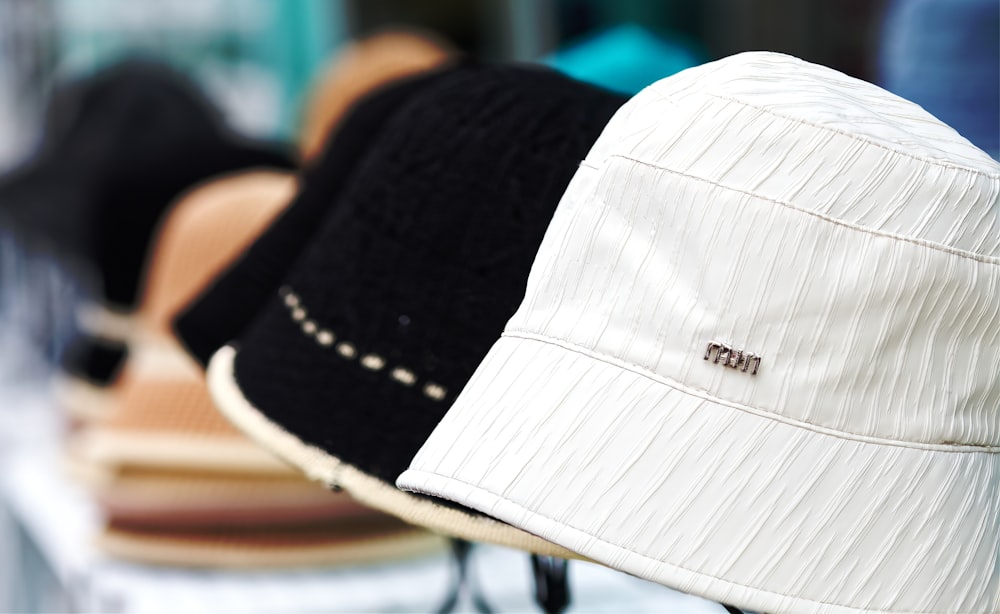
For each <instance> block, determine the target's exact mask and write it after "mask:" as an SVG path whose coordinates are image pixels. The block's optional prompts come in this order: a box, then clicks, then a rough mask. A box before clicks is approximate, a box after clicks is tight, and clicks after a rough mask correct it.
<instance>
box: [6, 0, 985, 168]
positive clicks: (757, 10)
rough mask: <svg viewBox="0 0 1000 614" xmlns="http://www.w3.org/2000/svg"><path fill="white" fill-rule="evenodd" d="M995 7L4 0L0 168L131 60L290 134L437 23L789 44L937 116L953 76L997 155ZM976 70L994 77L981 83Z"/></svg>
mask: <svg viewBox="0 0 1000 614" xmlns="http://www.w3.org/2000/svg"><path fill="white" fill-rule="evenodd" d="M996 4H997V3H996V2H995V1H993V0H810V1H809V2H802V1H799V0H283V1H280V2H279V1H275V0H199V1H196V2H195V1H191V0H0V169H3V168H5V167H9V166H11V165H13V164H15V163H16V161H17V160H18V159H19V158H21V157H23V156H25V155H27V154H28V153H29V152H30V151H31V149H32V146H33V144H34V143H35V142H36V141H37V139H38V134H39V125H40V122H41V119H42V112H43V109H44V108H45V101H46V97H47V95H48V93H49V92H50V90H51V88H52V85H53V83H54V82H57V81H58V80H60V79H66V78H70V77H74V76H79V75H83V74H87V73H91V72H93V71H96V70H98V69H100V68H101V67H103V66H107V65H108V64H110V63H112V62H114V61H116V60H118V59H121V58H122V57H127V56H135V55H141V56H144V57H152V58H157V59H161V60H164V61H167V62H169V63H170V64H172V65H174V66H175V67H177V68H179V69H181V70H182V71H184V72H185V73H188V74H189V75H191V76H193V77H194V78H196V79H197V80H198V81H199V82H200V83H201V84H202V85H203V86H204V87H205V88H206V89H207V90H208V91H209V93H210V95H211V96H212V98H213V99H214V100H215V101H216V102H217V103H218V104H219V105H220V106H221V107H222V108H223V109H224V110H225V112H226V115H227V117H228V118H229V120H230V121H231V122H232V123H233V124H234V125H235V126H238V127H239V128H240V129H241V130H244V131H246V132H249V133H253V134H256V135H264V136H284V137H288V136H289V135H291V134H292V133H293V131H294V129H295V125H296V122H297V121H298V120H299V112H300V110H301V104H302V99H303V96H304V93H305V92H306V91H307V87H308V84H309V82H310V79H311V78H312V77H313V76H314V74H315V73H316V70H317V69H318V67H319V66H320V65H322V63H323V62H324V61H325V60H327V59H328V58H329V56H330V54H331V53H332V52H333V51H334V50H335V49H336V48H337V47H338V46H339V45H340V44H342V43H343V42H344V41H345V40H347V39H348V38H350V37H355V36H359V35H363V34H366V33H370V32H373V31H377V30H378V29H379V28H383V27H386V26H398V25H409V26H416V27H419V28H422V29H424V30H427V31H430V32H433V33H435V34H437V35H438V36H440V37H442V38H444V39H446V40H447V41H449V42H450V43H452V44H453V45H455V46H457V47H458V48H459V49H461V50H463V51H466V52H468V53H471V54H474V55H477V56H480V57H484V58H490V59H495V60H521V61H535V60H540V59H543V58H545V57H547V56H548V55H549V54H552V53H553V52H555V51H557V50H558V49H560V48H565V47H567V46H571V45H573V44H575V43H579V42H581V41H583V40H586V39H587V38H588V37H593V36H595V35H597V34H600V33H602V32H607V31H608V30H610V29H612V28H614V27H615V26H621V25H631V26H639V27H642V28H644V29H646V30H647V31H648V32H649V33H650V34H652V35H654V36H656V37H658V38H659V39H660V40H661V41H662V42H664V43H666V44H670V45H674V46H677V47H679V48H682V49H683V50H685V51H687V52H689V53H690V54H692V57H694V58H697V59H698V60H712V59H717V58H721V57H724V56H727V55H730V54H733V53H736V52H739V51H746V50H770V51H781V52H785V53H789V54H792V55H795V56H798V57H801V58H804V59H807V60H809V61H812V62H816V63H820V64H825V65H827V66H831V67H833V68H837V69H838V70H841V71H843V72H845V73H847V74H850V75H853V76H857V77H860V78H862V79H866V80H869V81H876V82H880V83H887V84H888V85H890V86H895V87H896V89H900V90H903V91H902V92H901V95H904V96H906V94H907V93H910V94H912V93H914V92H917V93H919V94H923V95H924V96H925V97H927V98H928V102H927V103H926V104H925V106H928V107H931V111H932V112H935V109H934V107H938V109H939V110H938V112H939V113H943V114H944V115H948V114H949V113H952V114H954V115H958V114H959V113H960V112H961V111H965V112H970V111H971V109H970V108H969V107H970V105H973V106H974V105H975V104H977V103H976V101H969V100H967V99H966V100H962V101H960V102H961V105H962V106H964V108H963V109H957V110H956V109H950V108H947V109H946V108H945V107H946V106H947V105H946V104H945V103H943V102H941V101H939V100H930V98H931V96H932V92H934V91H939V90H940V89H941V88H939V87H937V86H938V85H939V84H941V82H942V81H947V82H948V83H949V84H950V85H951V86H952V87H951V94H952V95H953V96H954V95H956V92H955V89H954V84H964V86H963V87H964V88H966V89H967V90H968V89H970V88H978V91H979V92H981V95H982V96H984V97H985V98H986V100H985V102H984V101H979V102H978V104H979V105H984V104H985V105H986V106H985V107H983V109H984V111H985V112H984V115H986V114H990V113H991V114H992V117H991V118H988V119H989V120H991V121H992V123H984V124H983V125H982V126H981V127H978V129H979V130H981V131H982V132H984V133H988V132H989V130H990V129H992V131H993V134H986V135H985V136H983V137H980V138H981V139H985V140H984V144H982V145H980V146H981V147H984V148H986V149H988V150H991V153H993V154H994V155H995V154H996V141H997V135H996V134H995V132H996V126H997V124H996V115H997V107H996V105H997V102H996V99H997V83H996V82H997V78H996V77H997V75H996V74H995V72H994V73H993V74H992V75H990V73H989V70H990V69H991V68H992V69H993V70H994V71H995V70H996V66H997V60H996V56H997V41H996V34H997V29H998V25H997V20H996ZM626 38H628V37H626ZM622 44H624V45H628V44H630V42H628V41H626V42H624V43H622ZM631 44H635V42H634V41H631ZM984 62H985V65H983V63H984ZM977 71H978V72H977ZM974 74H979V75H981V76H982V77H983V78H984V79H985V81H986V82H985V83H983V82H981V81H982V80H983V79H980V80H975V79H972V78H970V77H972V75H974ZM990 77H993V78H990ZM977 81H980V82H977ZM911 82H920V83H911ZM890 89H892V88H891V87H890ZM957 94H961V92H959V93H957ZM939 96H940V94H939ZM952 106H959V105H957V104H955V105H952ZM943 119H945V121H948V123H951V124H953V125H954V124H956V123H962V120H961V119H957V120H951V121H949V119H948V118H943ZM970 121H971V120H970ZM980 121H981V122H986V121H987V119H982V120H980ZM973 128H977V127H976V126H973ZM966 136H967V137H968V138H972V137H973V136H978V135H966ZM973 140H976V139H973Z"/></svg>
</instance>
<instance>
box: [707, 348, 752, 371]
mask: <svg viewBox="0 0 1000 614" xmlns="http://www.w3.org/2000/svg"><path fill="white" fill-rule="evenodd" d="M713 353H714V354H715V360H712V362H713V363H715V364H719V363H722V365H723V366H726V367H729V368H731V369H739V370H740V371H742V372H743V373H747V372H749V373H750V375H757V370H758V369H759V368H760V356H758V355H756V354H754V353H753V352H744V351H743V350H737V349H734V348H733V347H731V346H729V345H726V344H725V343H719V342H718V341H709V343H708V348H707V349H706V350H705V360H709V359H710V358H711V357H712V354H713Z"/></svg>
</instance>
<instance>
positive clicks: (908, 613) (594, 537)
mask: <svg viewBox="0 0 1000 614" xmlns="http://www.w3.org/2000/svg"><path fill="white" fill-rule="evenodd" d="M407 471H412V472H413V473H416V474H418V475H431V476H434V477H441V478H444V479H446V480H454V481H455V482H458V483H459V484H462V485H464V486H467V487H469V488H471V489H473V490H477V491H481V492H485V493H488V494H490V495H492V496H494V497H496V498H497V499H500V500H501V501H505V502H507V503H509V504H511V505H513V506H515V507H517V508H518V509H520V510H521V511H522V512H526V513H528V514H531V515H533V516H538V517H540V518H544V519H545V520H548V521H549V522H551V523H553V524H555V525H556V527H557V528H558V527H568V528H570V529H572V530H574V531H577V532H579V533H581V534H582V535H585V536H587V537H588V538H590V539H592V540H594V541H596V542H600V543H602V544H605V545H607V546H610V547H612V548H614V549H615V550H618V551H624V552H626V553H628V554H630V555H633V556H637V557H639V558H641V559H643V560H644V561H647V562H649V563H653V564H654V565H666V566H667V567H672V568H674V569H680V570H683V571H686V572H688V573H693V574H698V575H702V576H705V577H706V578H711V579H713V580H718V581H719V582H722V583H725V584H728V585H730V586H735V587H738V588H743V589H750V590H754V591H758V592H761V593H765V594H767V595H773V596H775V597H778V598H780V599H782V600H788V599H793V600H795V601H798V602H806V603H814V604H818V605H829V606H836V607H838V608H845V609H848V610H853V611H856V612H858V613H859V614H861V613H864V612H870V611H871V610H870V609H867V608H856V607H854V606H850V605H844V604H842V603H836V602H833V601H819V600H816V599H810V598H807V597H796V596H793V595H783V594H781V593H776V592H774V591H769V590H767V589H764V588H759V587H757V586H752V585H749V584H739V583H738V582H734V581H733V580H727V579H726V578H722V577H719V576H714V575H712V574H710V573H706V572H704V571H698V570H695V569H691V568H689V567H684V566H681V565H677V564H675V563H668V562H666V561H661V560H659V559H655V558H653V557H651V556H647V555H645V554H642V553H640V552H636V551H634V550H629V549H627V548H625V547H624V546H619V545H618V544H616V543H614V542H610V541H608V540H606V539H602V538H600V537H598V536H597V535H594V534H593V533H590V532H588V531H584V530H583V529H580V528H578V527H575V526H573V525H570V524H568V523H567V522H565V521H563V520H559V519H558V518H552V517H551V516H546V515H545V514H542V513H540V512H538V511H535V510H533V509H528V508H527V507H525V506H523V505H521V504H520V503H518V502H516V501H514V500H512V499H509V498H507V497H506V496H504V495H502V494H500V493H496V492H493V491H492V490H489V489H488V488H484V487H483V486H480V485H479V484H472V483H470V482H466V481H465V480H462V479H460V478H457V477H455V476H453V475H443V474H440V473H434V472H430V471H422V470H419V469H408V470H407ZM406 490H409V491H411V492H417V493H421V494H424V495H430V496H432V497H439V498H445V499H450V497H441V496H440V495H439V494H437V493H432V492H427V491H426V490H424V489H421V488H413V487H409V486H407V487H406ZM456 503H461V502H460V501H456ZM553 543H556V542H553ZM564 547H565V546H564ZM574 552H575V550H574ZM577 554H583V553H581V552H577ZM583 556H588V557H589V556H590V555H587V554H583ZM886 612H887V614H950V613H948V612H932V611H926V610H925V611H912V610H907V611H893V610H887V611H886Z"/></svg>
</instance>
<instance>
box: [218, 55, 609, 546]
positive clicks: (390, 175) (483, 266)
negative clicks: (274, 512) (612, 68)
mask: <svg viewBox="0 0 1000 614" xmlns="http://www.w3.org/2000/svg"><path fill="white" fill-rule="evenodd" d="M623 102H624V98H621V97H619V96H617V95H614V94H611V93H608V92H605V91H603V90H599V89H596V88H594V87H592V86H589V85H585V84H582V83H580V82H576V81H573V80H570V79H568V78H566V77H564V76H561V75H559V74H557V73H555V72H552V71H549V70H545V69H538V68H527V67H509V66H508V67H495V66H465V67H462V68H458V69H455V70H453V71H451V72H450V73H447V75H446V77H444V78H441V79H439V80H437V81H436V82H435V83H434V84H433V86H432V87H429V88H426V89H425V90H424V91H422V92H420V93H419V94H418V95H417V96H415V97H414V99H413V100H411V101H410V102H409V103H408V104H407V105H406V106H405V107H404V108H403V109H401V110H400V112H399V113H397V114H396V116H395V117H393V119H392V120H391V122H390V124H389V125H388V126H387V127H386V128H385V129H384V130H383V131H382V137H381V138H380V139H379V141H378V144H377V150H376V152H375V153H374V154H373V155H371V156H369V157H367V158H366V159H365V160H364V161H363V162H362V163H361V164H360V166H359V167H358V168H357V171H356V174H355V176H354V178H353V180H352V181H351V183H350V184H349V185H348V186H347V188H346V189H345V191H344V193H343V195H342V198H341V201H340V202H339V203H338V205H337V207H336V208H335V209H334V211H333V213H332V215H330V216H329V217H328V218H327V219H326V221H325V223H324V226H323V228H322V229H321V230H320V231H319V232H318V234H317V235H316V237H315V238H314V240H313V241H312V242H311V243H310V245H309V246H308V247H307V248H306V250H305V251H304V252H303V254H302V256H301V257H300V258H299V260H298V261H297V262H296V263H295V265H294V266H293V267H292V269H291V271H290V272H289V274H288V275H287V276H286V278H285V280H284V284H283V286H282V289H281V291H280V292H279V293H275V294H274V295H273V296H272V297H271V298H270V299H269V300H268V303H267V305H266V306H265V308H264V310H263V311H262V312H261V313H260V314H259V316H258V317H257V318H256V320H255V321H254V323H253V324H252V326H251V327H250V328H249V329H248V330H247V331H245V332H244V334H243V335H242V336H241V337H240V343H239V344H238V346H236V347H233V346H227V347H225V348H223V349H221V350H220V351H219V352H217V353H216V354H215V356H213V358H212V362H211V364H210V367H209V386H210V388H211V390H212V393H213V397H214V398H215V400H216V403H217V405H219V406H220V409H222V410H223V411H224V413H226V414H227V415H228V416H229V417H230V419H231V420H232V421H233V422H234V423H235V424H237V426H239V427H241V428H243V429H244V430H245V431H246V432H247V433H248V434H250V435H251V436H253V437H255V438H256V439H258V440H259V441H261V442H262V443H263V444H264V445H266V446H268V447H270V448H271V449H272V450H273V451H275V452H277V453H278V454H280V455H282V456H284V457H285V458H286V459H287V460H289V461H291V462H293V463H294V464H297V465H298V466H300V467H301V468H302V469H303V470H305V471H306V472H307V473H310V474H311V475H313V476H314V477H317V478H319V479H322V480H323V481H325V482H327V483H328V484H329V485H332V486H340V487H343V488H345V489H347V490H349V491H350V492H351V493H352V494H353V495H354V496H355V497H357V498H359V499H361V500H362V501H364V502H366V503H368V504H369V505H372V506H375V507H378V508H381V509H383V510H385V511H388V512H390V513H394V514H396V515H399V516H401V517H402V518H404V519H407V520H410V521H413V522H416V523H418V524H423V525H425V526H428V527H430V528H433V529H437V530H440V531H443V532H446V533H450V534H452V535H455V536H458V537H464V538H467V539H473V540H479V541H493V542H498V543H504V544H507V545H512V546H516V547H520V548H524V549H528V550H533V551H539V552H545V553H551V554H557V555H561V556H571V555H569V554H568V553H567V551H565V550H563V549H561V548H556V547H554V546H553V545H552V544H549V543H548V542H544V541H542V540H540V539H538V538H536V537H534V536H530V535H528V534H523V533H520V532H519V531H516V530H515V529H513V528H512V527H509V526H507V525H503V524H502V523H499V522H497V521H494V520H492V519H489V518H488V517H484V516H476V515H474V514H472V513H469V512H467V511H462V510H455V509H450V508H444V507H443V506H440V505H438V504H436V503H432V502H430V501H429V500H427V499H423V498H419V497H416V496H413V495H409V494H407V493H403V492H402V491H399V490H397V489H396V488H395V486H394V483H395V480H396V477H397V476H398V475H399V473H400V472H401V471H403V470H404V469H406V467H407V466H408V464H409V461H410V459H411V458H412V457H413V455H414V454H415V453H416V451H417V450H418V448H419V447H420V446H421V444H422V443H423V442H424V440H425V439H426V438H427V436H428V435H429V434H430V433H431V431H432V430H433V428H434V427H435V426H436V425H437V423H438V421H439V420H440V419H441V417H442V416H443V415H444V413H445V411H446V410H447V409H448V406H449V404H450V402H451V401H452V400H453V399H454V398H455V396H456V395H457V394H458V392H459V391H460V390H461V388H462V387H463V386H464V384H465V383H466V382H467V381H468V379H469V378H470V377H471V375H472V373H473V371H474V369H475V367H476V366H477V364H478V363H479V361H480V360H481V359H482V358H483V357H484V356H485V355H486V352H487V351H488V350H489V348H490V345H491V344H492V342H493V340H494V339H495V338H496V336H497V335H498V334H499V333H500V331H501V330H502V329H503V326H504V324H505V323H506V321H507V319H508V318H509V317H510V316H511V315H512V314H513V313H514V311H515V309H516V308H517V306H518V304H519V302H520V300H521V298H522V296H523V295H524V290H525V284H526V282H527V277H528V271H529V269H530V267H531V263H532V260H533V258H534V255H535V251H536V250H537V248H538V246H539V244H540V243H541V240H542V235H543V234H544V232H545V229H546V227H547V225H548V223H549V220H550V219H551V216H552V214H553V212H554V211H555V208H556V205H557V204H558V202H559V199H560V197H561V196H562V193H563V191H564V189H565V188H566V186H567V184H568V182H569V180H570V178H571V177H572V176H573V173H574V171H575V169H576V168H577V165H578V163H579V161H580V160H582V159H583V158H584V156H585V155H586V153H587V151H588V149H589V148H590V146H591V145H592V144H593V142H594V141H595V140H596V138H597V136H598V135H599V134H600V133H601V130H602V129H603V128H604V126H605V124H606V123H607V121H608V120H609V119H610V117H611V115H612V114H613V113H614V112H615V111H616V110H617V109H618V107H619V106H620V105H621V104H623Z"/></svg>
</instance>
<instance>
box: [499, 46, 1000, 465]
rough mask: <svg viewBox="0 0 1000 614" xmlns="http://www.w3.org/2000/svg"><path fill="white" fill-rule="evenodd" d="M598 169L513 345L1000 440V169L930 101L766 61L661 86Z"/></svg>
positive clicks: (834, 428) (608, 139) (556, 231)
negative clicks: (927, 106) (527, 338)
mask: <svg viewBox="0 0 1000 614" xmlns="http://www.w3.org/2000/svg"><path fill="white" fill-rule="evenodd" d="M581 168H582V170H581V172H580V173H578V175H577V177H576V179H575V180H574V184H572V185H571V186H570V189H569V191H568V192H567V195H566V197H564V200H563V203H562V204H561V205H560V209H559V211H558V212H557V214H556V217H555V219H554V220H553V223H552V225H551V226H550V228H549V233H548V235H547V237H546V240H545V241H544V242H543V244H542V247H541V249H540V251H539V253H538V257H537V258H536V261H535V266H534V268H533V270H532V275H531V279H530V281H529V284H528V291H527V295H526V297H525V300H524V302H523V303H522V305H521V308H520V310H519V311H518V313H517V314H516V315H515V316H514V317H513V318H512V319H511V321H510V323H509V324H508V326H507V331H506V334H508V335H517V334H529V335H537V336H540V337H545V338H549V339H554V340H557V341H558V342H561V343H566V344H571V345H574V346H578V347H579V348H582V349H583V350H584V351H588V352H593V353H595V354H597V355H600V356H604V357H607V358H610V359H611V360H614V361H620V362H622V363H625V364H628V365H632V366H634V367H635V368H636V369H638V370H641V371H644V372H648V373H650V374H652V375H654V376H657V377H660V378H663V379H665V380H667V381H668V382H669V383H671V384H674V385H677V386H680V387H683V388H686V389H689V390H690V391H692V392H694V393H696V394H699V395H703V396H705V397H706V398H708V399H710V400H713V401H721V402H724V403H728V404H732V405H735V406H738V407H740V408H745V409H747V410H749V411H754V412H759V413H763V414H766V415H769V416H772V417H774V418H775V419H779V420H786V421H791V422H793V423H797V424H802V425H808V426H811V427H814V428H817V429H819V430H824V431H829V432H831V433H836V434H841V435H844V436H848V437H852V436H856V437H860V438H864V439H873V440H878V441H883V442H886V443H898V444H903V445H931V446H936V445H941V446H954V445H965V446H973V447H975V446H982V447H986V448H996V447H1000V411H997V408H998V407H1000V205H998V198H1000V167H998V165H997V163H996V162H994V161H993V160H992V159H990V158H989V157H988V156H986V154H984V153H983V152H981V151H980V150H978V149H976V148H975V147H974V146H973V145H971V144H970V143H968V141H966V140H965V139H963V138H962V137H960V136H959V135H958V134H957V133H956V132H955V131H954V130H952V129H951V128H949V127H948V126H946V125H944V124H942V123H940V122H939V121H937V120H935V119H934V118H933V117H932V116H931V115H929V114H928V113H926V112H925V111H924V110H923V109H921V108H920V107H918V106H917V105H915V104H913V103H910V102H907V101H905V100H903V99H900V98H898V97H895V96H893V95H891V94H889V93H888V92H885V91H884V90H882V89H880V88H877V87H875V86H873V85H871V84H868V83H865V82H863V81H859V80H857V79H853V78H850V77H847V76H846V75H843V74H840V73H837V72H835V71H833V70H830V69H826V68H823V67H820V66H816V65H812V64H808V63H806V62H803V61H801V60H797V59H795V58H791V57H788V56H782V55H778V54H770V53H767V54H765V53H746V54H741V55H739V56H735V57H733V58H729V59H727V60H725V61H720V62H715V63H712V64H707V65H704V66H702V67H699V68H696V69H692V70H688V71H686V72H685V73H681V74H680V75H678V76H676V77H673V78H668V79H665V80H663V81H661V82H659V83H657V84H654V85H652V86H651V87H649V88H648V89H646V90H644V91H643V92H642V93H640V94H639V95H638V96H636V97H635V98H633V99H632V100H631V101H630V102H629V103H628V104H627V105H626V107H625V108H623V109H622V111H621V112H620V113H619V115H618V116H616V117H615V119H614V120H612V124H611V125H609V128H608V130H606V131H605V132H604V134H603V135H602V137H601V140H599V141H598V143H597V144H596V145H595V146H594V148H593V151H592V152H591V154H590V155H589V156H588V158H587V160H586V161H584V163H583V165H582V167H581ZM596 263H600V264H596ZM581 264H582V266H581ZM713 343H714V344H716V345H712V344H713ZM720 351H722V353H723V355H722V356H721V357H720V356H719V352H720ZM740 352H742V355H740V354H739V353H740ZM706 355H708V357H709V360H706V359H705V356H706ZM748 355H752V356H750V358H746V357H747V356H748ZM720 358H721V360H720ZM727 359H728V360H729V363H730V366H735V367H737V368H730V369H725V368H720V366H721V365H723V364H725V363H726V362H727ZM758 365H759V366H758ZM751 366H752V367H754V368H756V370H757V371H758V372H757V373H756V374H753V371H754V370H755V369H754V368H749V367H751ZM743 367H748V368H747V370H744V369H743Z"/></svg>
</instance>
